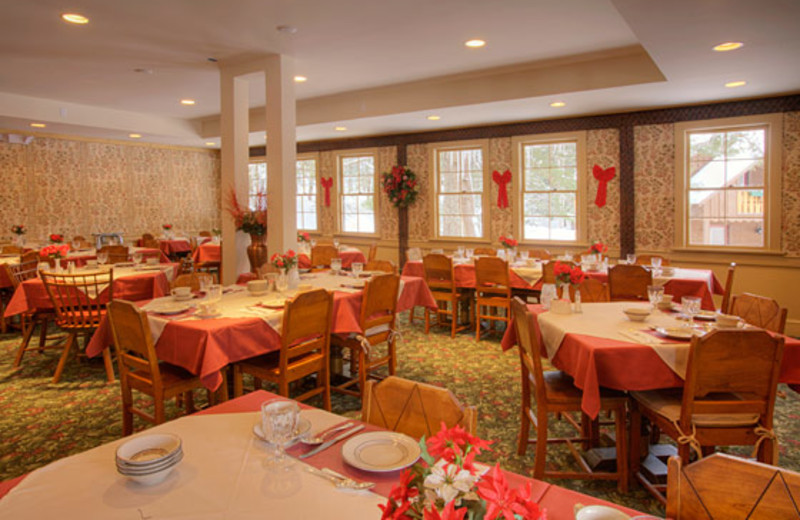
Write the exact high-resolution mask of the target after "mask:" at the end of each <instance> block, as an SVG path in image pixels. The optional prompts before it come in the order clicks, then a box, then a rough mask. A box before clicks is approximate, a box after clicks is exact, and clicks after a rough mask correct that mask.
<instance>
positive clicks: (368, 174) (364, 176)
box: [339, 154, 376, 233]
mask: <svg viewBox="0 0 800 520" xmlns="http://www.w3.org/2000/svg"><path fill="white" fill-rule="evenodd" d="M339 171H340V182H341V185H340V194H341V217H342V221H341V226H342V227H341V230H342V232H344V233H375V213H376V207H375V206H376V197H375V184H376V181H375V155H374V154H360V155H349V156H340V157H339Z"/></svg>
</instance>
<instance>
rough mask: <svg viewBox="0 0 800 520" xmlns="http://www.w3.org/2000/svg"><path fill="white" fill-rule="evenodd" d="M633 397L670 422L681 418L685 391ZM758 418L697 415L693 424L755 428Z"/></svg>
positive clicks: (724, 396) (729, 397) (730, 397)
mask: <svg viewBox="0 0 800 520" xmlns="http://www.w3.org/2000/svg"><path fill="white" fill-rule="evenodd" d="M714 396H716V397H718V398H719V399H724V400H726V401H728V400H736V399H737V397H736V396H735V395H734V394H715V395H714ZM714 396H712V397H714ZM631 397H632V398H634V399H636V401H638V402H639V404H640V405H641V406H642V407H644V408H646V409H648V410H651V411H652V412H654V413H656V414H658V415H661V416H662V417H665V418H666V419H668V420H670V421H673V422H677V421H678V420H679V419H680V417H681V401H682V398H683V390H682V389H680V388H669V389H664V390H647V391H644V392H631ZM758 417H759V416H758V414H757V413H720V414H695V415H694V417H693V418H692V422H693V423H694V425H695V426H698V427H701V428H734V427H744V426H755V425H756V424H758Z"/></svg>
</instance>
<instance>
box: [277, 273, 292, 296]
mask: <svg viewBox="0 0 800 520" xmlns="http://www.w3.org/2000/svg"><path fill="white" fill-rule="evenodd" d="M275 288H276V289H278V292H284V291H286V289H288V288H289V275H287V274H286V273H280V274H279V275H278V278H277V279H276V280H275Z"/></svg>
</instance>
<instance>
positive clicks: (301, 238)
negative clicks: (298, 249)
mask: <svg viewBox="0 0 800 520" xmlns="http://www.w3.org/2000/svg"><path fill="white" fill-rule="evenodd" d="M297 242H299V243H300V244H309V243H311V235H309V234H308V233H307V232H306V231H298V232H297Z"/></svg>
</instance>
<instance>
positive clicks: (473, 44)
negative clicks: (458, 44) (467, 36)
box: [464, 39, 486, 49]
mask: <svg viewBox="0 0 800 520" xmlns="http://www.w3.org/2000/svg"><path fill="white" fill-rule="evenodd" d="M464 45H466V46H467V47H469V48H471V49H479V48H480V47H483V46H484V45H486V42H485V41H483V40H478V39H475V40H467V41H465V42H464Z"/></svg>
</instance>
